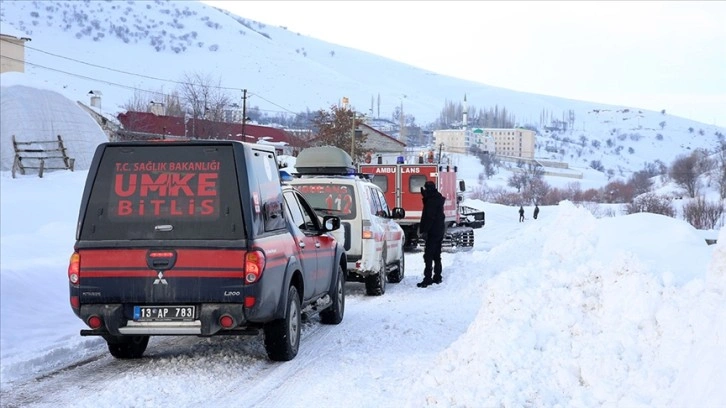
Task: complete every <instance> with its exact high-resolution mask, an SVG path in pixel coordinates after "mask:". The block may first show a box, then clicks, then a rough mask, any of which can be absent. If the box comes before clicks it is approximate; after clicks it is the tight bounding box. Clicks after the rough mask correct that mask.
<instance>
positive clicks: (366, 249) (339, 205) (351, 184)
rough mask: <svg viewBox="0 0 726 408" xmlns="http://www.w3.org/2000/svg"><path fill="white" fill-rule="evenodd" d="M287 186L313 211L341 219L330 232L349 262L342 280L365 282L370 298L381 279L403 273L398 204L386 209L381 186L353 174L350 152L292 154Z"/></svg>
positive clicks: (382, 288)
mask: <svg viewBox="0 0 726 408" xmlns="http://www.w3.org/2000/svg"><path fill="white" fill-rule="evenodd" d="M295 169H296V172H293V173H292V176H293V178H292V180H289V181H287V183H288V184H290V185H292V186H294V187H295V188H296V189H297V190H298V191H300V192H301V193H302V194H303V196H305V198H306V200H307V201H308V202H309V203H310V204H311V205H312V206H313V208H314V209H315V211H316V212H317V213H318V214H319V215H321V216H323V215H335V216H337V217H339V218H340V225H341V227H340V229H338V230H337V231H333V235H334V236H335V238H336V239H337V240H338V242H342V243H344V245H343V247H344V249H345V252H346V256H347V260H348V268H347V274H346V280H348V281H354V282H364V283H365V286H366V293H367V294H368V295H371V296H375V295H382V294H384V293H385V292H386V283H387V282H390V283H398V282H400V281H401V280H402V279H403V277H404V270H405V262H404V251H403V246H404V243H405V236H404V233H403V229H402V228H401V226H400V225H399V224H398V223H397V222H396V221H395V220H396V219H401V218H403V217H404V216H405V212H404V210H403V209H402V208H389V206H388V203H387V202H386V199H385V197H384V195H383V191H382V190H381V189H380V187H378V186H376V185H375V184H373V183H372V182H371V181H370V179H369V177H370V175H363V174H358V173H356V167H355V165H354V164H353V160H352V159H351V157H350V155H348V153H346V152H345V151H343V150H341V149H339V148H337V147H333V146H323V147H311V148H307V149H304V150H302V151H301V152H300V154H299V155H298V157H297V161H296V164H295Z"/></svg>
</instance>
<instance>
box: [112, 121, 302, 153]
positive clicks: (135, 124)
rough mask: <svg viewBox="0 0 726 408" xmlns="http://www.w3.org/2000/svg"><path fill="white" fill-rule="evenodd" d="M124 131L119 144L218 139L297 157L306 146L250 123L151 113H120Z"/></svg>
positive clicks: (299, 141)
mask: <svg viewBox="0 0 726 408" xmlns="http://www.w3.org/2000/svg"><path fill="white" fill-rule="evenodd" d="M117 118H118V120H119V122H120V123H121V125H122V127H123V129H121V130H119V131H118V132H117V133H118V137H117V139H118V140H148V139H172V138H179V139H219V140H239V141H244V142H249V143H264V144H270V145H274V146H275V149H276V150H277V152H278V154H287V155H295V154H296V153H297V152H299V151H300V150H301V149H302V148H304V147H305V145H306V144H305V143H304V142H303V141H302V140H300V139H298V138H296V137H295V136H293V135H292V134H290V133H289V132H287V131H285V130H284V129H278V128H274V127H269V126H260V125H252V124H249V123H245V124H242V123H229V122H216V121H211V120H207V119H187V120H186V121H185V118H183V117H179V116H165V115H157V114H154V113H150V112H133V111H129V112H126V113H121V114H119V115H118V116H117Z"/></svg>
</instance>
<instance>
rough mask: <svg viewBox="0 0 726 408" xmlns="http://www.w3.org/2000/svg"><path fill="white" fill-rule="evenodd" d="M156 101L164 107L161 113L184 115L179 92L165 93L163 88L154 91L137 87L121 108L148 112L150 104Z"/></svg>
mask: <svg viewBox="0 0 726 408" xmlns="http://www.w3.org/2000/svg"><path fill="white" fill-rule="evenodd" d="M156 103H158V104H161V105H162V106H163V107H164V109H163V115H166V116H184V109H183V108H182V106H181V101H180V99H179V93H178V92H177V91H172V92H171V93H167V92H164V89H163V88H162V89H159V90H158V91H155V92H147V91H141V90H138V89H137V90H135V91H134V96H133V97H132V98H131V99H130V100H128V101H127V102H126V103H125V104H124V105H123V108H124V109H125V110H126V111H127V112H150V111H151V106H152V105H154V104H156Z"/></svg>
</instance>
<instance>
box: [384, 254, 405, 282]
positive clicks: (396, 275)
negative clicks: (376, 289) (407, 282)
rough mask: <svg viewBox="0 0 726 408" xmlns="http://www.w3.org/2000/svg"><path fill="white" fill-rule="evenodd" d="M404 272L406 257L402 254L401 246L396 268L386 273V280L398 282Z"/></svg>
mask: <svg viewBox="0 0 726 408" xmlns="http://www.w3.org/2000/svg"><path fill="white" fill-rule="evenodd" d="M405 274H406V259H405V258H404V256H403V248H401V257H400V258H399V259H398V261H397V262H396V270H394V271H393V272H391V273H389V274H388V281H389V282H391V283H399V282H401V281H402V280H403V277H404V275H405Z"/></svg>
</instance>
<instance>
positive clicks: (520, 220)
mask: <svg viewBox="0 0 726 408" xmlns="http://www.w3.org/2000/svg"><path fill="white" fill-rule="evenodd" d="M519 222H524V207H522V206H521V205H520V206H519Z"/></svg>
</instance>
